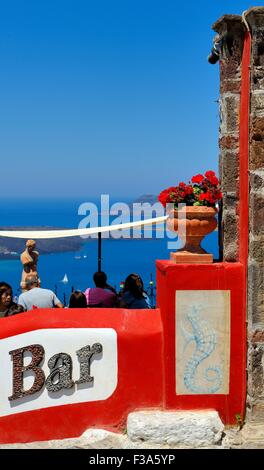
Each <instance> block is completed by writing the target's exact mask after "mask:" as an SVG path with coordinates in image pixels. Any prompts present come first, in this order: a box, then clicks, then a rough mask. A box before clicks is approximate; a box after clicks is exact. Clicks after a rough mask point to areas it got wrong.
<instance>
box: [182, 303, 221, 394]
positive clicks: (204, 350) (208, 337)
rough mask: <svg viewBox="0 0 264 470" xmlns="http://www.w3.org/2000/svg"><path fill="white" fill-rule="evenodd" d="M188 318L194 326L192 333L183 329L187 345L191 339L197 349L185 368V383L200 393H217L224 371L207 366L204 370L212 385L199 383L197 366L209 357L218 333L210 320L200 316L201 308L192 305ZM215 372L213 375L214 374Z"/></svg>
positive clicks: (190, 388) (206, 378) (187, 386)
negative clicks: (210, 323)
mask: <svg viewBox="0 0 264 470" xmlns="http://www.w3.org/2000/svg"><path fill="white" fill-rule="evenodd" d="M187 319H188V321H189V322H190V324H191V326H192V334H191V333H188V332H187V331H184V330H183V334H184V336H185V338H186V345H187V344H188V343H189V342H190V341H195V345H196V348H195V351H194V353H193V354H192V356H191V358H190V359H189V360H188V362H187V364H186V366H185V368H184V384H185V386H186V388H187V389H188V390H191V391H192V392H194V393H199V394H203V393H204V394H208V393H216V392H217V390H219V388H220V387H221V385H222V372H221V368H220V367H218V366H215V367H214V366H210V367H207V368H206V369H205V371H204V377H205V380H206V381H207V382H213V383H212V385H208V386H206V385H199V384H197V383H196V382H197V368H198V366H199V365H200V364H201V363H202V362H203V361H204V360H205V359H206V358H207V357H209V356H210V355H211V354H212V353H213V351H214V350H215V347H216V344H217V342H216V333H215V330H214V329H213V328H212V327H211V326H210V325H209V323H208V322H206V321H205V320H202V319H201V318H200V314H199V309H198V308H197V307H194V306H193V307H192V310H191V312H190V313H189V314H188V315H187ZM212 374H213V375H212Z"/></svg>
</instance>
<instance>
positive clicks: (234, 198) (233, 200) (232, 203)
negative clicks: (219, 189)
mask: <svg viewBox="0 0 264 470" xmlns="http://www.w3.org/2000/svg"><path fill="white" fill-rule="evenodd" d="M237 204H238V194H237V192H235V191H228V192H224V194H223V207H224V210H230V209H233V210H234V213H236V208H237Z"/></svg>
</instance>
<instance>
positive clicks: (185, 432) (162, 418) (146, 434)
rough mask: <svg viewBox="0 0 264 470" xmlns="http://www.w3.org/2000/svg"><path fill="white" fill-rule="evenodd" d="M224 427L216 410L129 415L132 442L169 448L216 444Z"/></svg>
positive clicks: (144, 412)
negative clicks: (149, 442) (167, 446)
mask: <svg viewBox="0 0 264 470" xmlns="http://www.w3.org/2000/svg"><path fill="white" fill-rule="evenodd" d="M223 429H224V425H223V423H222V421H221V419H220V418H219V415H218V413H217V412H216V411H173V412H162V411H156V412H154V411H138V412H133V413H130V414H129V415H128V419H127V434H128V437H129V439H131V441H136V442H139V441H141V442H144V441H151V442H153V443H157V444H168V445H169V446H176V445H183V446H190V447H202V446H209V445H213V444H217V443H218V442H219V441H220V440H221V438H222V432H223Z"/></svg>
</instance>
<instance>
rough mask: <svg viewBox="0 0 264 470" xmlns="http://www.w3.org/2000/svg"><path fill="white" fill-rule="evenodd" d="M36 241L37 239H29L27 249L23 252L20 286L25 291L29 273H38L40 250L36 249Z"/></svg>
mask: <svg viewBox="0 0 264 470" xmlns="http://www.w3.org/2000/svg"><path fill="white" fill-rule="evenodd" d="M35 248H36V242H35V240H27V242H26V249H25V251H23V253H21V256H20V260H21V263H22V265H23V271H22V277H21V283H20V287H21V289H22V291H23V292H25V291H26V290H27V286H26V282H25V279H26V276H28V275H29V274H33V275H36V276H37V275H38V272H37V263H38V256H39V253H38V251H36V250H35Z"/></svg>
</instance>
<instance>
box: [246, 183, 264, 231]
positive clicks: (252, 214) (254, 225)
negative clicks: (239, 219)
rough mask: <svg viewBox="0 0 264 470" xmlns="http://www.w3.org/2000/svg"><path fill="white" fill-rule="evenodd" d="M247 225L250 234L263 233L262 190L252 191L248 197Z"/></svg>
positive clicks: (263, 202) (263, 199) (263, 193)
mask: <svg viewBox="0 0 264 470" xmlns="http://www.w3.org/2000/svg"><path fill="white" fill-rule="evenodd" d="M249 226H250V230H251V232H252V234H253V235H254V236H255V235H264V192H263V191H256V192H254V191H252V192H251V194H250V197H249Z"/></svg>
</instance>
